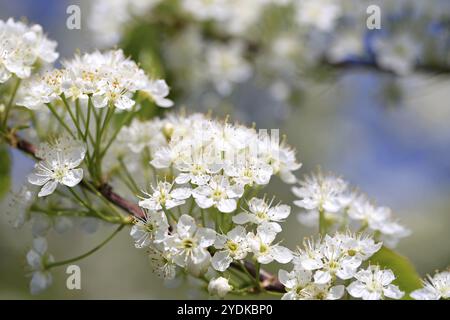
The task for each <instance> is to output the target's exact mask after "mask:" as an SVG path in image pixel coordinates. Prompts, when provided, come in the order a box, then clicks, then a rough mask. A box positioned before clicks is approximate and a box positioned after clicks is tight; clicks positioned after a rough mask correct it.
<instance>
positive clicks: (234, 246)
mask: <svg viewBox="0 0 450 320" xmlns="http://www.w3.org/2000/svg"><path fill="white" fill-rule="evenodd" d="M227 248H228V250H230V251H232V252H235V251H237V249H238V245H237V243H236V242H233V241H231V240H228V241H227Z"/></svg>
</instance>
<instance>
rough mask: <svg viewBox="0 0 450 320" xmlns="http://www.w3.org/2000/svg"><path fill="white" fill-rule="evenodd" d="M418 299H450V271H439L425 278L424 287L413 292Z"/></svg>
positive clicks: (412, 295) (413, 296)
mask: <svg viewBox="0 0 450 320" xmlns="http://www.w3.org/2000/svg"><path fill="white" fill-rule="evenodd" d="M411 297H412V298H414V299H416V300H440V299H450V271H443V272H437V273H436V274H435V275H434V276H433V277H432V276H428V277H427V279H425V280H423V288H422V289H417V290H415V291H413V292H411Z"/></svg>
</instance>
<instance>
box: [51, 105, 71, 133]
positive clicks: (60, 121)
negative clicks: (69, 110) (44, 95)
mask: <svg viewBox="0 0 450 320" xmlns="http://www.w3.org/2000/svg"><path fill="white" fill-rule="evenodd" d="M47 107H48V108H49V110H50V112H51V113H52V114H53V115H54V116H55V118H56V119H57V120H58V122H59V123H60V124H61V125H62V126H63V128H64V129H66V131H67V132H68V133H69V134H70V136H71V137H72V138H74V139H75V135H74V134H73V132H72V130H70V128H69V126H68V125H67V124H66V123H65V122H64V120H63V119H62V118H61V116H60V115H59V114H58V112H56V110H55V108H54V107H53V105H52V104H51V103H47Z"/></svg>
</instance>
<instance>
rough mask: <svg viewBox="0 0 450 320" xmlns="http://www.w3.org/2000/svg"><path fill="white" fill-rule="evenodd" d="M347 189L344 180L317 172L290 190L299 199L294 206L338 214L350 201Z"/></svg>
mask: <svg viewBox="0 0 450 320" xmlns="http://www.w3.org/2000/svg"><path fill="white" fill-rule="evenodd" d="M347 187H348V186H347V183H346V182H345V181H344V180H342V179H341V178H338V177H335V176H332V175H328V176H323V175H322V173H320V172H319V173H318V174H314V175H311V176H306V177H305V179H304V180H302V181H300V188H298V187H293V188H292V192H293V193H294V194H295V195H296V196H297V197H300V198H301V199H300V200H297V201H294V204H296V205H297V206H299V207H302V208H305V209H307V210H315V209H317V210H319V211H320V210H323V211H328V212H338V211H339V210H341V209H342V208H343V207H345V206H346V205H348V202H349V201H350V198H349V196H348V194H347Z"/></svg>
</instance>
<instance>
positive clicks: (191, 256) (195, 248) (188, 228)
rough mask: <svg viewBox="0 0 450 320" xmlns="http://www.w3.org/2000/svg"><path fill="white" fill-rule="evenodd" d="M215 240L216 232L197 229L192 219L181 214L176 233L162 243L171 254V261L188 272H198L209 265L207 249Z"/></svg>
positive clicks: (209, 256) (207, 229)
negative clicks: (185, 268)
mask: <svg viewBox="0 0 450 320" xmlns="http://www.w3.org/2000/svg"><path fill="white" fill-rule="evenodd" d="M215 240H216V232H215V231H214V230H212V229H209V228H198V227H197V225H196V224H195V220H194V218H192V217H191V216H188V215H186V214H183V215H182V216H181V217H180V219H179V220H178V223H177V226H176V233H174V234H172V235H171V236H169V237H168V238H166V240H165V241H164V244H165V246H166V248H167V250H169V251H170V252H171V253H172V258H173V261H174V262H175V263H176V264H177V265H179V266H180V267H187V268H188V269H189V270H190V271H194V272H195V271H198V269H199V268H202V269H203V268H204V266H205V264H207V263H209V261H210V258H211V255H210V253H209V252H208V250H207V248H208V247H210V246H212V245H213V244H214V242H215Z"/></svg>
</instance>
